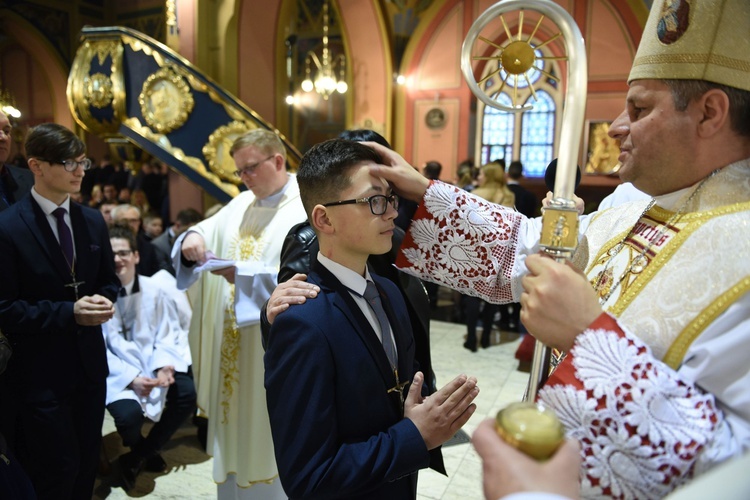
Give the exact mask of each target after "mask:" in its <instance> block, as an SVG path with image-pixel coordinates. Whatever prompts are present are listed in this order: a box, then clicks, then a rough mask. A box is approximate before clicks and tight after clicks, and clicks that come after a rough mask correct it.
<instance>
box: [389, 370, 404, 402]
mask: <svg viewBox="0 0 750 500" xmlns="http://www.w3.org/2000/svg"><path fill="white" fill-rule="evenodd" d="M393 374H394V375H395V376H396V385H394V386H393V387H391V388H390V389H388V391H387V393H388V394H390V393H392V392H395V393H396V394H398V399H399V402H400V403H401V413H403V412H404V387H406V386H407V385H408V384H409V381H408V380H406V381H404V382H399V381H398V370H393Z"/></svg>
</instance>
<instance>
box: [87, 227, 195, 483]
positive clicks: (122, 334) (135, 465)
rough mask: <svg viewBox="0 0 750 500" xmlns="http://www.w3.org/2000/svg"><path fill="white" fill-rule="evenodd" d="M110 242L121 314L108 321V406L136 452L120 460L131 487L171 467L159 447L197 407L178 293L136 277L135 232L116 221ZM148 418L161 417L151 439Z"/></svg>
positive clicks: (124, 479) (117, 308)
mask: <svg viewBox="0 0 750 500" xmlns="http://www.w3.org/2000/svg"><path fill="white" fill-rule="evenodd" d="M110 242H111V244H112V249H113V253H114V256H115V269H116V272H117V276H118V277H119V278H120V282H121V284H122V289H121V290H120V295H119V296H118V298H117V303H116V304H115V315H114V317H113V318H112V319H111V320H109V321H108V322H107V323H105V324H104V325H102V330H103V334H104V340H105V343H106V345H107V362H108V363H109V376H108V377H107V409H108V410H109V412H110V414H111V415H112V417H113V418H114V420H115V426H116V427H117V432H118V433H119V434H120V436H121V437H122V442H123V444H124V445H125V446H128V447H129V448H130V450H131V451H130V452H128V453H126V454H124V455H122V456H120V458H119V459H118V462H119V464H120V468H121V473H122V483H123V487H124V488H125V489H131V488H132V487H133V486H134V485H135V480H136V476H137V475H138V473H139V472H140V471H141V469H143V468H145V469H146V470H149V471H153V472H161V471H164V470H165V469H166V463H165V462H164V459H163V458H162V457H161V455H160V454H159V451H160V450H161V448H162V447H163V446H164V445H165V444H166V443H167V442H168V441H169V439H170V438H171V437H172V435H173V434H174V432H175V431H176V430H177V429H178V428H179V427H180V425H182V423H183V422H184V421H185V419H186V418H187V417H188V416H189V415H192V414H193V413H194V412H195V401H196V394H195V385H194V383H193V377H192V374H191V373H190V371H189V369H190V365H191V360H190V355H189V351H186V350H185V349H184V346H182V342H181V338H184V336H185V332H184V331H181V330H182V329H183V328H184V327H181V326H180V324H181V323H180V317H179V313H178V305H177V302H176V300H175V298H174V296H173V295H172V294H170V293H169V291H168V290H166V289H165V288H164V287H163V285H161V284H160V283H159V282H158V280H154V279H153V278H148V277H145V276H139V275H137V274H136V272H135V266H136V264H137V263H138V260H139V256H138V251H137V250H136V244H135V239H134V237H133V234H132V232H130V231H129V230H128V229H127V228H125V227H121V226H115V227H113V228H112V229H111V230H110ZM144 416H145V417H147V418H149V419H151V420H153V421H154V422H156V424H155V425H154V426H153V428H152V429H151V431H150V432H149V434H148V436H146V437H143V435H142V434H141V426H142V425H143V420H144V418H143V417H144Z"/></svg>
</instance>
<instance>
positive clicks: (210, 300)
mask: <svg viewBox="0 0 750 500" xmlns="http://www.w3.org/2000/svg"><path fill="white" fill-rule="evenodd" d="M230 154H231V155H232V157H233V159H234V162H235V164H236V166H237V171H236V174H237V175H238V176H239V177H240V179H241V180H242V182H243V183H244V184H245V186H246V187H247V189H248V190H247V191H245V192H243V193H240V194H239V195H238V196H237V197H236V198H234V199H233V200H232V201H230V202H229V203H228V204H227V205H226V206H225V207H224V208H222V209H221V210H220V211H219V212H218V213H217V214H216V215H214V216H213V217H210V218H208V219H206V220H204V221H202V222H200V223H198V224H196V225H195V226H193V227H192V228H191V229H190V230H189V231H188V232H186V233H184V234H183V235H182V236H181V237H180V238H179V239H178V240H177V241H176V242H175V246H174V248H173V250H172V257H173V260H174V265H175V269H176V270H177V284H178V286H179V287H181V288H187V287H190V289H189V296H190V297H191V299H192V300H191V302H192V304H193V318H192V322H191V325H190V343H191V349H192V353H193V363H194V365H193V369H194V372H195V377H196V384H197V388H198V407H199V408H200V409H201V410H203V412H205V413H206V414H207V416H208V443H207V448H208V449H207V451H208V453H209V454H210V455H212V456H213V458H214V472H213V477H214V481H216V483H217V484H218V498H219V499H232V500H234V499H251V498H252V499H255V498H257V499H264V500H265V499H268V500H273V499H276V498H286V497H285V496H284V492H283V489H282V488H281V483H280V481H279V478H278V472H277V469H276V463H275V461H274V459H273V457H274V451H273V442H272V439H271V427H270V422H269V418H268V410H267V409H266V396H265V389H264V386H263V347H262V345H261V335H260V325H259V322H260V307H261V306H262V305H263V303H264V302H265V301H266V300H267V299H268V297H269V296H270V294H271V292H272V291H273V289H274V287H275V286H276V276H277V274H278V268H279V260H280V254H281V246H282V243H283V241H284V237H285V236H286V234H287V232H288V231H289V229H290V228H291V227H292V226H294V225H295V224H297V223H299V222H302V221H304V220H305V219H306V215H305V211H304V208H303V207H302V202H301V201H300V197H299V188H298V187H297V181H296V177H295V176H294V175H293V174H290V173H288V172H287V170H286V149H285V148H284V145H283V143H282V142H281V140H280V139H279V138H278V136H277V135H276V134H274V133H273V132H271V131H268V130H262V129H255V130H251V131H250V132H248V133H247V134H245V135H243V136H241V137H240V138H238V139H237V140H236V141H235V142H234V144H233V145H232V147H231V150H230ZM196 269H198V272H194V271H195V270H196ZM201 269H206V270H205V271H203V272H200V270H201Z"/></svg>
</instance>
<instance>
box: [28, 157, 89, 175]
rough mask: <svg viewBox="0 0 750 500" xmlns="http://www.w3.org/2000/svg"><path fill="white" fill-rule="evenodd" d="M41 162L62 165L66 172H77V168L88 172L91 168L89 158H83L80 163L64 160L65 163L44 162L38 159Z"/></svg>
mask: <svg viewBox="0 0 750 500" xmlns="http://www.w3.org/2000/svg"><path fill="white" fill-rule="evenodd" d="M39 159H40V160H42V161H46V162H47V163H49V164H50V165H62V167H63V168H64V169H65V171H66V172H75V171H76V170H78V167H83V170H88V169H90V168H91V159H90V158H84V159H83V160H81V161H76V160H65V161H51V160H44V159H42V158H39Z"/></svg>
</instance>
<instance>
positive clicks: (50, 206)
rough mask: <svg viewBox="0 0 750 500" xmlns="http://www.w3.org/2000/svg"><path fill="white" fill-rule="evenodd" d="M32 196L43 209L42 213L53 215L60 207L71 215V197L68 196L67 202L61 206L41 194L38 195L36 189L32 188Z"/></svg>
mask: <svg viewBox="0 0 750 500" xmlns="http://www.w3.org/2000/svg"><path fill="white" fill-rule="evenodd" d="M31 196H33V197H34V200H35V201H36V202H37V203H38V204H39V206H40V207H41V208H42V211H44V213H45V214H47V215H52V212H54V211H55V209H57V208H58V207H62V208H64V209H65V211H66V212H68V213H70V196H67V197H66V198H65V201H64V202H62V203H61V204H60V205H59V206H58V205H55V202H54V201H50V200H48V199H47V198H45V197H44V196H42V195H41V194H39V193H37V191H36V188H35V187H32V188H31Z"/></svg>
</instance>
